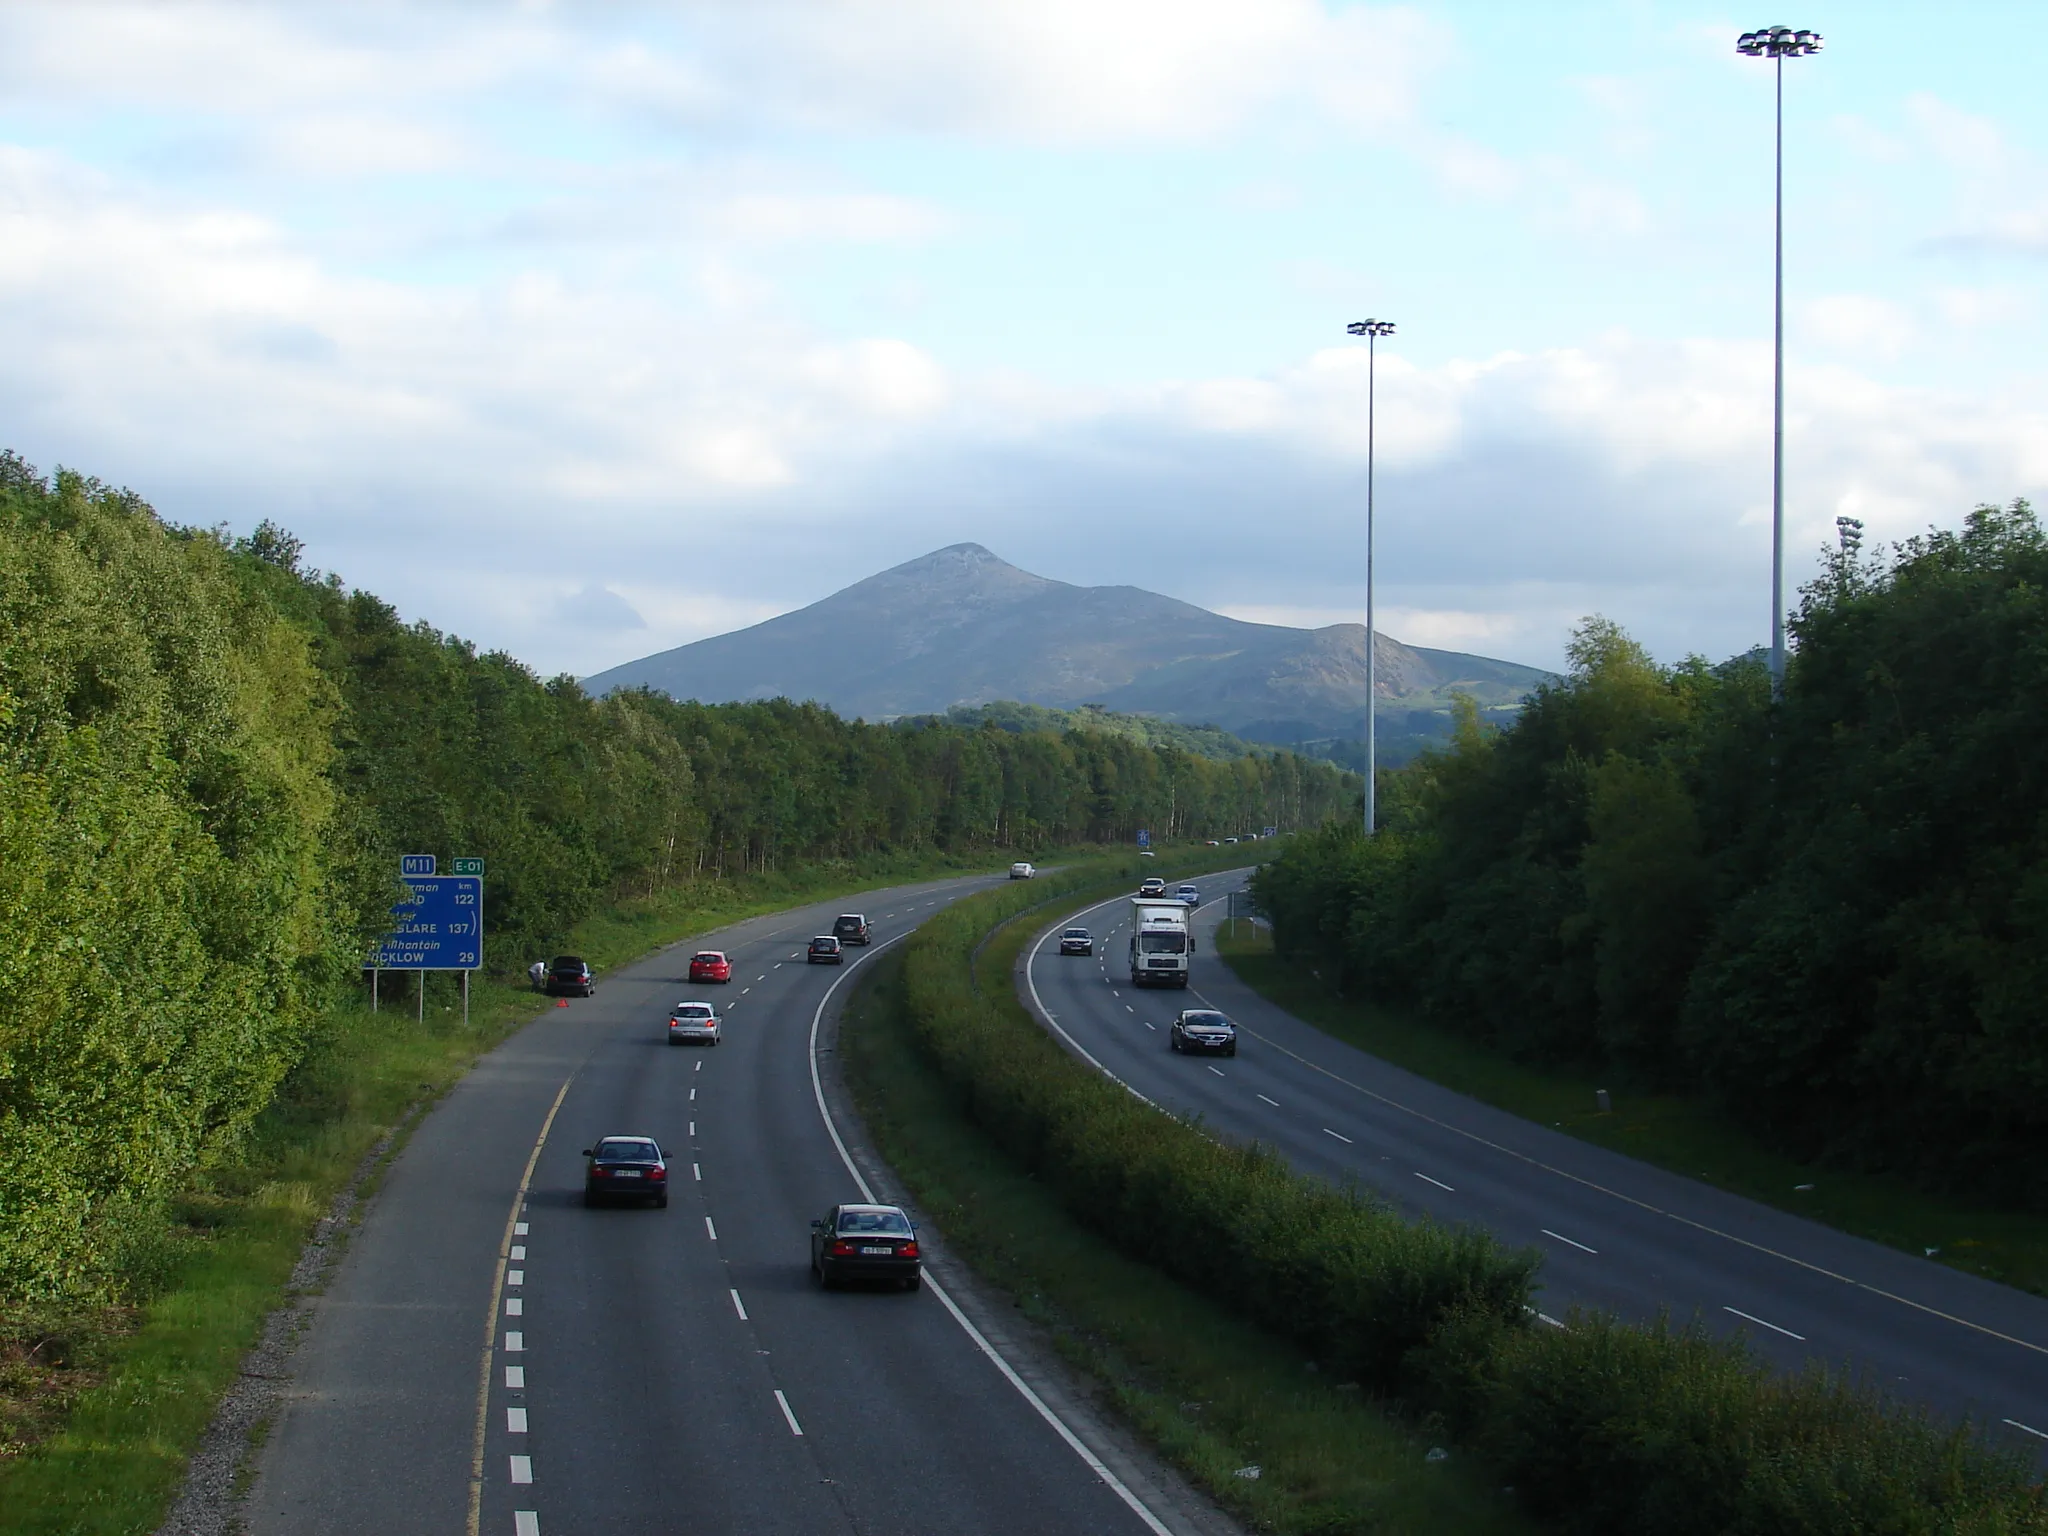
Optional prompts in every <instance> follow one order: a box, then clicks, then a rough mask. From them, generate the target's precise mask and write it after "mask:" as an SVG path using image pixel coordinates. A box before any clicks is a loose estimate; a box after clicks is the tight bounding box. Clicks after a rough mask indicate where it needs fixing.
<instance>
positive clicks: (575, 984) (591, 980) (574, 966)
mask: <svg viewBox="0 0 2048 1536" xmlns="http://www.w3.org/2000/svg"><path fill="white" fill-rule="evenodd" d="M596 990H597V977H596V976H594V975H592V974H591V970H590V967H589V966H587V965H585V964H584V963H583V962H582V961H581V960H580V959H578V958H577V957H576V956H575V955H557V956H555V958H554V959H552V960H550V961H549V962H548V985H547V992H548V996H550V997H589V996H590V995H591V994H592V993H594V992H595V991H596Z"/></svg>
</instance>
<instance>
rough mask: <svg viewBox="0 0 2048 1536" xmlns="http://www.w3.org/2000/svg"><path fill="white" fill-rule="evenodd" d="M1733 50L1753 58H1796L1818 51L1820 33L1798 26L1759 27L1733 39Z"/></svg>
mask: <svg viewBox="0 0 2048 1536" xmlns="http://www.w3.org/2000/svg"><path fill="white" fill-rule="evenodd" d="M1735 51H1736V52H1737V53H1746V54H1748V55H1749V56H1750V57H1751V58H1753V59H1797V58H1803V57H1805V56H1806V55H1807V54H1809V53H1819V52H1820V34H1819V33H1818V32H1809V31H1807V30H1806V29H1805V28H1803V27H1802V28H1800V29H1799V30H1798V31H1797V32H1795V31H1793V30H1792V29H1791V28H1790V27H1760V28H1758V29H1757V30H1756V31H1754V32H1745V33H1743V34H1742V36H1740V37H1738V38H1737V39H1735Z"/></svg>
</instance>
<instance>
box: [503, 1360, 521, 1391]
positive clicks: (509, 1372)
mask: <svg viewBox="0 0 2048 1536" xmlns="http://www.w3.org/2000/svg"><path fill="white" fill-rule="evenodd" d="M505 1386H506V1389H507V1390H509V1391H512V1392H524V1391H525V1390H526V1367H525V1366H523V1365H508V1366H506V1367H505Z"/></svg>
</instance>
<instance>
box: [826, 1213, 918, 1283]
mask: <svg viewBox="0 0 2048 1536" xmlns="http://www.w3.org/2000/svg"><path fill="white" fill-rule="evenodd" d="M811 1273H812V1274H814V1275H816V1276H817V1277H818V1283H819V1284H820V1285H822V1286H824V1287H825V1289H826V1290H828V1291H829V1290H831V1289H832V1288H833V1287H834V1286H836V1285H838V1284H839V1283H840V1282H842V1281H845V1280H887V1281H894V1282H895V1283H896V1284H898V1285H901V1286H902V1287H903V1288H904V1289H905V1290H906V1291H914V1290H916V1289H917V1287H918V1282H919V1281H920V1280H921V1279H923V1277H924V1260H923V1257H922V1255H920V1254H919V1252H918V1249H917V1229H916V1228H915V1227H913V1226H912V1225H911V1224H910V1218H909V1216H907V1215H905V1214H904V1212H903V1211H902V1210H901V1209H900V1208H898V1207H896V1206H893V1205H835V1206H833V1207H832V1209H831V1210H829V1211H827V1212H826V1213H825V1214H824V1215H823V1216H822V1217H821V1218H819V1219H818V1220H817V1221H814V1222H812V1223H811Z"/></svg>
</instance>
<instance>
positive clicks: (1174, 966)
mask: <svg viewBox="0 0 2048 1536" xmlns="http://www.w3.org/2000/svg"><path fill="white" fill-rule="evenodd" d="M1194 950H1195V936H1194V933H1193V931H1192V930H1190V929H1189V927H1188V908H1187V904H1186V903H1185V902H1180V901H1175V900H1174V899H1173V898H1172V897H1170V896H1168V897H1164V898H1161V897H1146V896H1134V897H1133V898H1131V985H1132V986H1134V987H1184V986H1186V985H1187V984H1188V957H1189V956H1190V955H1192V954H1193V953H1194Z"/></svg>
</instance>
